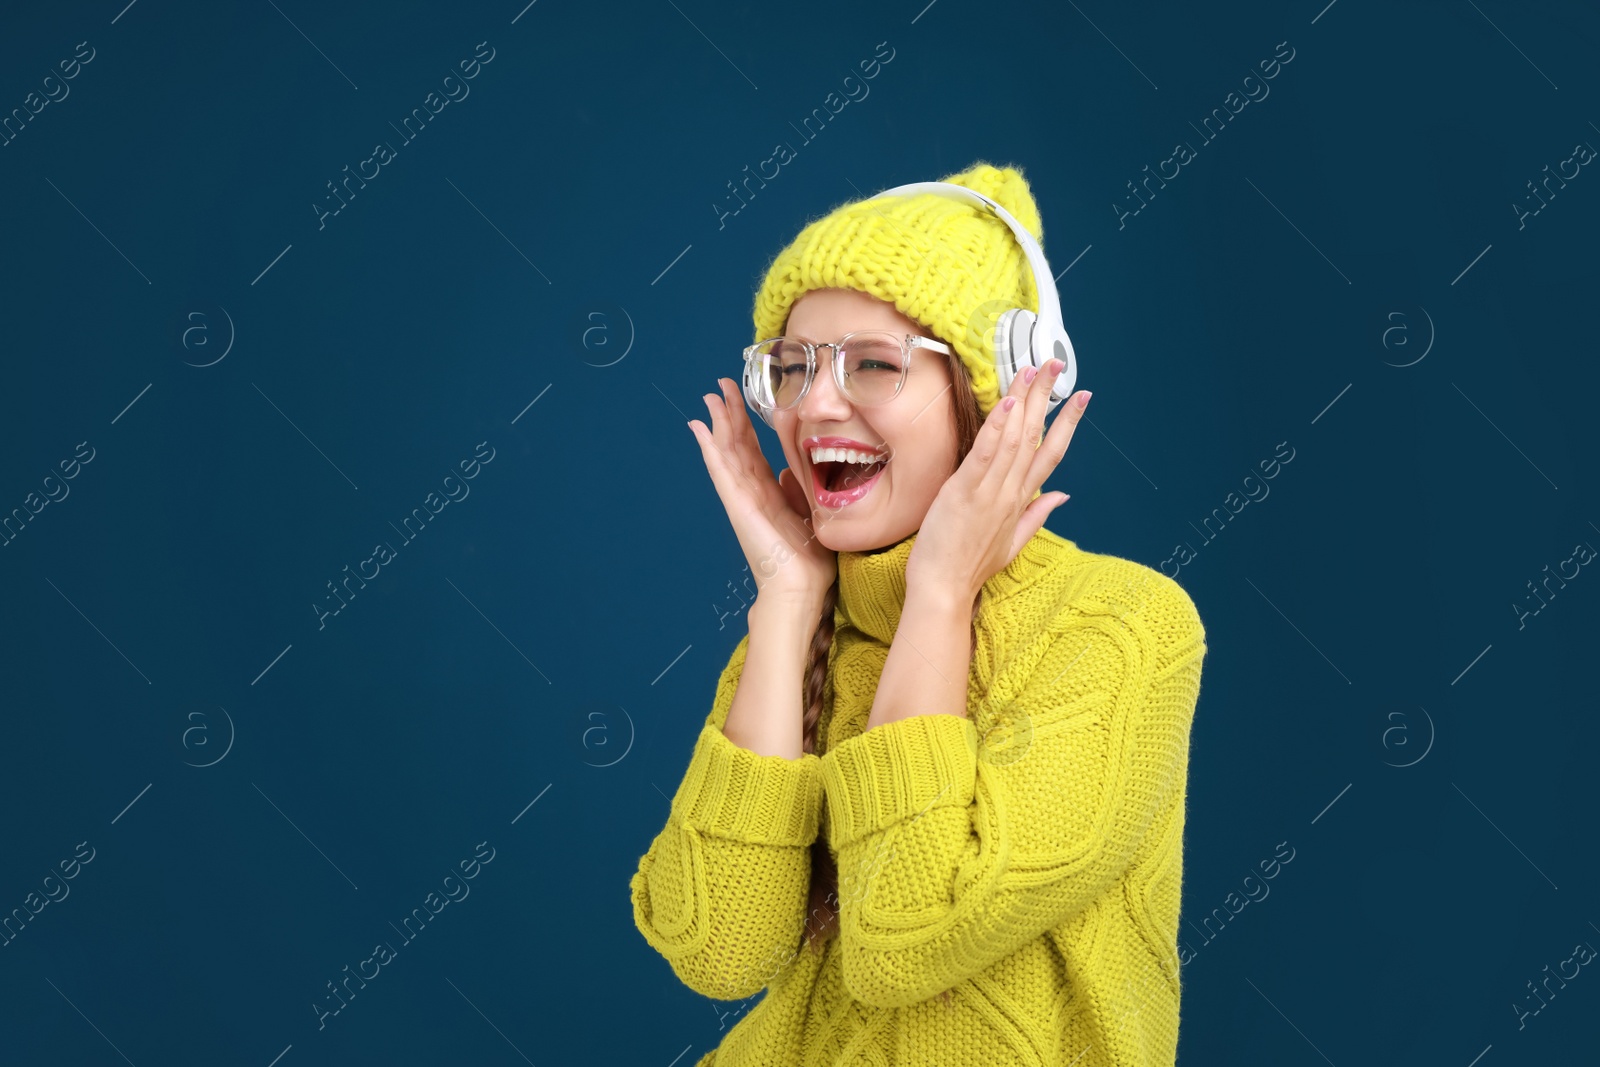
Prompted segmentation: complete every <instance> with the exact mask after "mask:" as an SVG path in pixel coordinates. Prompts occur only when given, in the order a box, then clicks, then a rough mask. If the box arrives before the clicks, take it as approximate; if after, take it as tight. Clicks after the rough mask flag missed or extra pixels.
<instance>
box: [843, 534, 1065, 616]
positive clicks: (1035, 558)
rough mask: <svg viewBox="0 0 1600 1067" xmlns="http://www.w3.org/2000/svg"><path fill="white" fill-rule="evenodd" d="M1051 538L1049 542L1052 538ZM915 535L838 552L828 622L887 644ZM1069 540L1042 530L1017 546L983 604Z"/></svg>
mask: <svg viewBox="0 0 1600 1067" xmlns="http://www.w3.org/2000/svg"><path fill="white" fill-rule="evenodd" d="M1052 539H1053V540H1052ZM916 540H917V534H916V533H915V532H913V533H912V534H911V536H909V537H907V538H906V539H905V540H903V541H900V542H898V543H897V544H894V545H891V546H889V547H888V548H886V549H883V550H882V551H879V552H849V551H843V552H840V553H839V602H838V605H837V606H836V607H835V609H834V625H835V626H838V625H841V624H848V625H850V626H852V627H854V628H855V629H857V630H859V631H861V633H863V634H865V635H866V636H868V637H870V638H872V639H874V640H876V641H881V642H883V643H884V644H886V645H887V644H891V643H892V642H893V641H894V634H895V630H896V629H898V628H899V626H900V612H901V609H902V608H904V607H905V602H906V561H907V560H909V559H910V558H911V549H912V547H913V545H915V543H916ZM1067 544H1070V542H1068V541H1066V540H1065V539H1064V538H1062V537H1060V535H1058V534H1055V533H1053V532H1051V531H1050V530H1048V529H1046V528H1042V527H1041V528H1040V530H1039V532H1038V533H1036V534H1034V535H1033V537H1032V538H1030V539H1029V541H1028V543H1027V544H1025V545H1023V546H1022V551H1020V552H1018V553H1017V558H1016V559H1014V560H1012V561H1011V562H1010V563H1008V564H1006V566H1005V567H1003V568H1002V569H1001V570H999V571H998V572H996V573H995V574H994V575H993V576H992V577H990V579H989V580H988V581H987V582H985V583H983V599H984V602H985V603H986V604H992V603H994V602H995V601H998V600H1000V599H1003V598H1004V597H1007V596H1010V595H1011V594H1012V593H1015V592H1017V591H1018V590H1019V589H1022V588H1024V587H1026V586H1027V585H1029V584H1031V583H1032V582H1033V581H1034V580H1035V579H1037V578H1038V577H1039V575H1040V574H1042V573H1043V572H1044V570H1045V569H1046V568H1047V567H1049V565H1050V563H1051V562H1052V561H1053V560H1054V559H1055V558H1056V557H1057V556H1058V555H1059V554H1060V553H1059V549H1060V547H1064V546H1065V545H1067Z"/></svg>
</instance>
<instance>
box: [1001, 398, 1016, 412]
mask: <svg viewBox="0 0 1600 1067" xmlns="http://www.w3.org/2000/svg"><path fill="white" fill-rule="evenodd" d="M1016 406H1017V398H1016V397H1014V396H1008V397H1006V398H1005V399H1004V400H1003V401H1001V402H1000V410H1001V411H1010V410H1011V409H1012V408H1014V407H1016Z"/></svg>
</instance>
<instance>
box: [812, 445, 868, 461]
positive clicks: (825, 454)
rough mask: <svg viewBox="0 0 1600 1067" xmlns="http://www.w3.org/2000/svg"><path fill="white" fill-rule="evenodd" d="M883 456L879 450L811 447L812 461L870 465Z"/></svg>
mask: <svg viewBox="0 0 1600 1067" xmlns="http://www.w3.org/2000/svg"><path fill="white" fill-rule="evenodd" d="M883 458H884V456H883V453H881V452H859V451H857V450H856V449H853V448H813V449H812V450H811V462H813V463H836V462H843V463H859V464H863V465H871V464H873V463H877V462H878V461H880V460H882V459H883Z"/></svg>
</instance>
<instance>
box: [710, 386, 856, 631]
mask: <svg viewBox="0 0 1600 1067" xmlns="http://www.w3.org/2000/svg"><path fill="white" fill-rule="evenodd" d="M717 385H718V386H719V387H720V388H721V389H722V395H720V396H718V395H716V394H714V393H706V394H705V396H704V399H705V402H706V407H707V408H708V409H709V410H710V413H711V429H710V430H707V429H706V426H705V423H703V422H701V421H700V420H699V419H691V420H690V422H689V429H690V431H691V432H692V433H693V434H694V435H695V439H696V440H697V441H699V442H700V455H701V458H702V459H704V461H705V464H706V470H707V472H709V473H710V475H711V481H712V484H713V485H714V486H715V487H716V490H717V495H718V496H719V497H721V498H722V506H723V508H724V509H725V510H726V511H727V513H728V521H729V522H730V523H732V524H733V531H734V534H735V535H736V536H737V537H738V539H739V547H740V548H742V549H743V550H744V555H745V559H746V560H748V561H749V564H750V573H751V574H752V575H753V576H754V577H755V580H756V590H757V593H758V594H761V595H768V596H771V597H773V598H774V599H776V600H781V601H785V602H788V603H790V604H793V605H796V606H805V607H815V608H817V609H818V610H819V611H820V610H821V605H822V601H823V598H824V596H825V595H826V594H827V591H828V587H829V586H831V585H832V584H833V582H834V579H835V578H836V577H837V575H838V567H839V562H838V554H837V553H836V552H834V551H833V550H832V549H830V548H828V547H826V546H825V545H823V544H822V542H820V541H818V540H817V538H816V535H815V533H814V532H813V530H812V524H811V507H810V505H809V503H808V501H807V494H806V492H805V490H804V489H803V488H802V487H801V485H800V482H799V480H798V479H797V478H796V477H795V474H794V472H793V471H792V470H789V469H788V468H785V469H784V471H783V474H782V475H780V476H779V477H778V478H774V477H773V476H772V467H771V466H770V465H768V463H767V458H766V456H765V455H763V454H762V452H761V446H760V443H759V442H757V440H756V433H755V428H754V427H753V426H752V425H751V423H750V414H749V412H748V411H746V410H745V403H744V394H743V393H742V392H741V391H740V389H739V386H738V383H736V382H734V381H733V380H732V379H731V378H718V379H717Z"/></svg>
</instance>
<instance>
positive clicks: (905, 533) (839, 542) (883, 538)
mask: <svg viewBox="0 0 1600 1067" xmlns="http://www.w3.org/2000/svg"><path fill="white" fill-rule="evenodd" d="M846 514H848V513H847V512H840V513H838V514H830V513H828V512H826V511H821V512H818V511H813V512H812V515H813V519H812V522H813V528H814V529H817V541H818V542H819V543H820V544H821V545H822V546H823V547H824V548H826V549H828V550H829V551H830V552H877V551H879V550H881V549H885V548H891V547H893V546H894V545H897V544H899V543H900V542H901V541H904V540H905V539H906V538H907V537H910V536H911V535H912V534H913V533H915V532H916V529H915V528H914V527H913V528H910V529H905V530H901V529H899V528H898V526H897V525H895V524H890V523H886V522H878V521H866V522H860V521H853V517H852V519H851V520H847V519H846V518H845V515H846ZM816 523H822V524H823V525H822V526H821V527H820V528H817V527H816V526H815V524H816Z"/></svg>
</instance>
